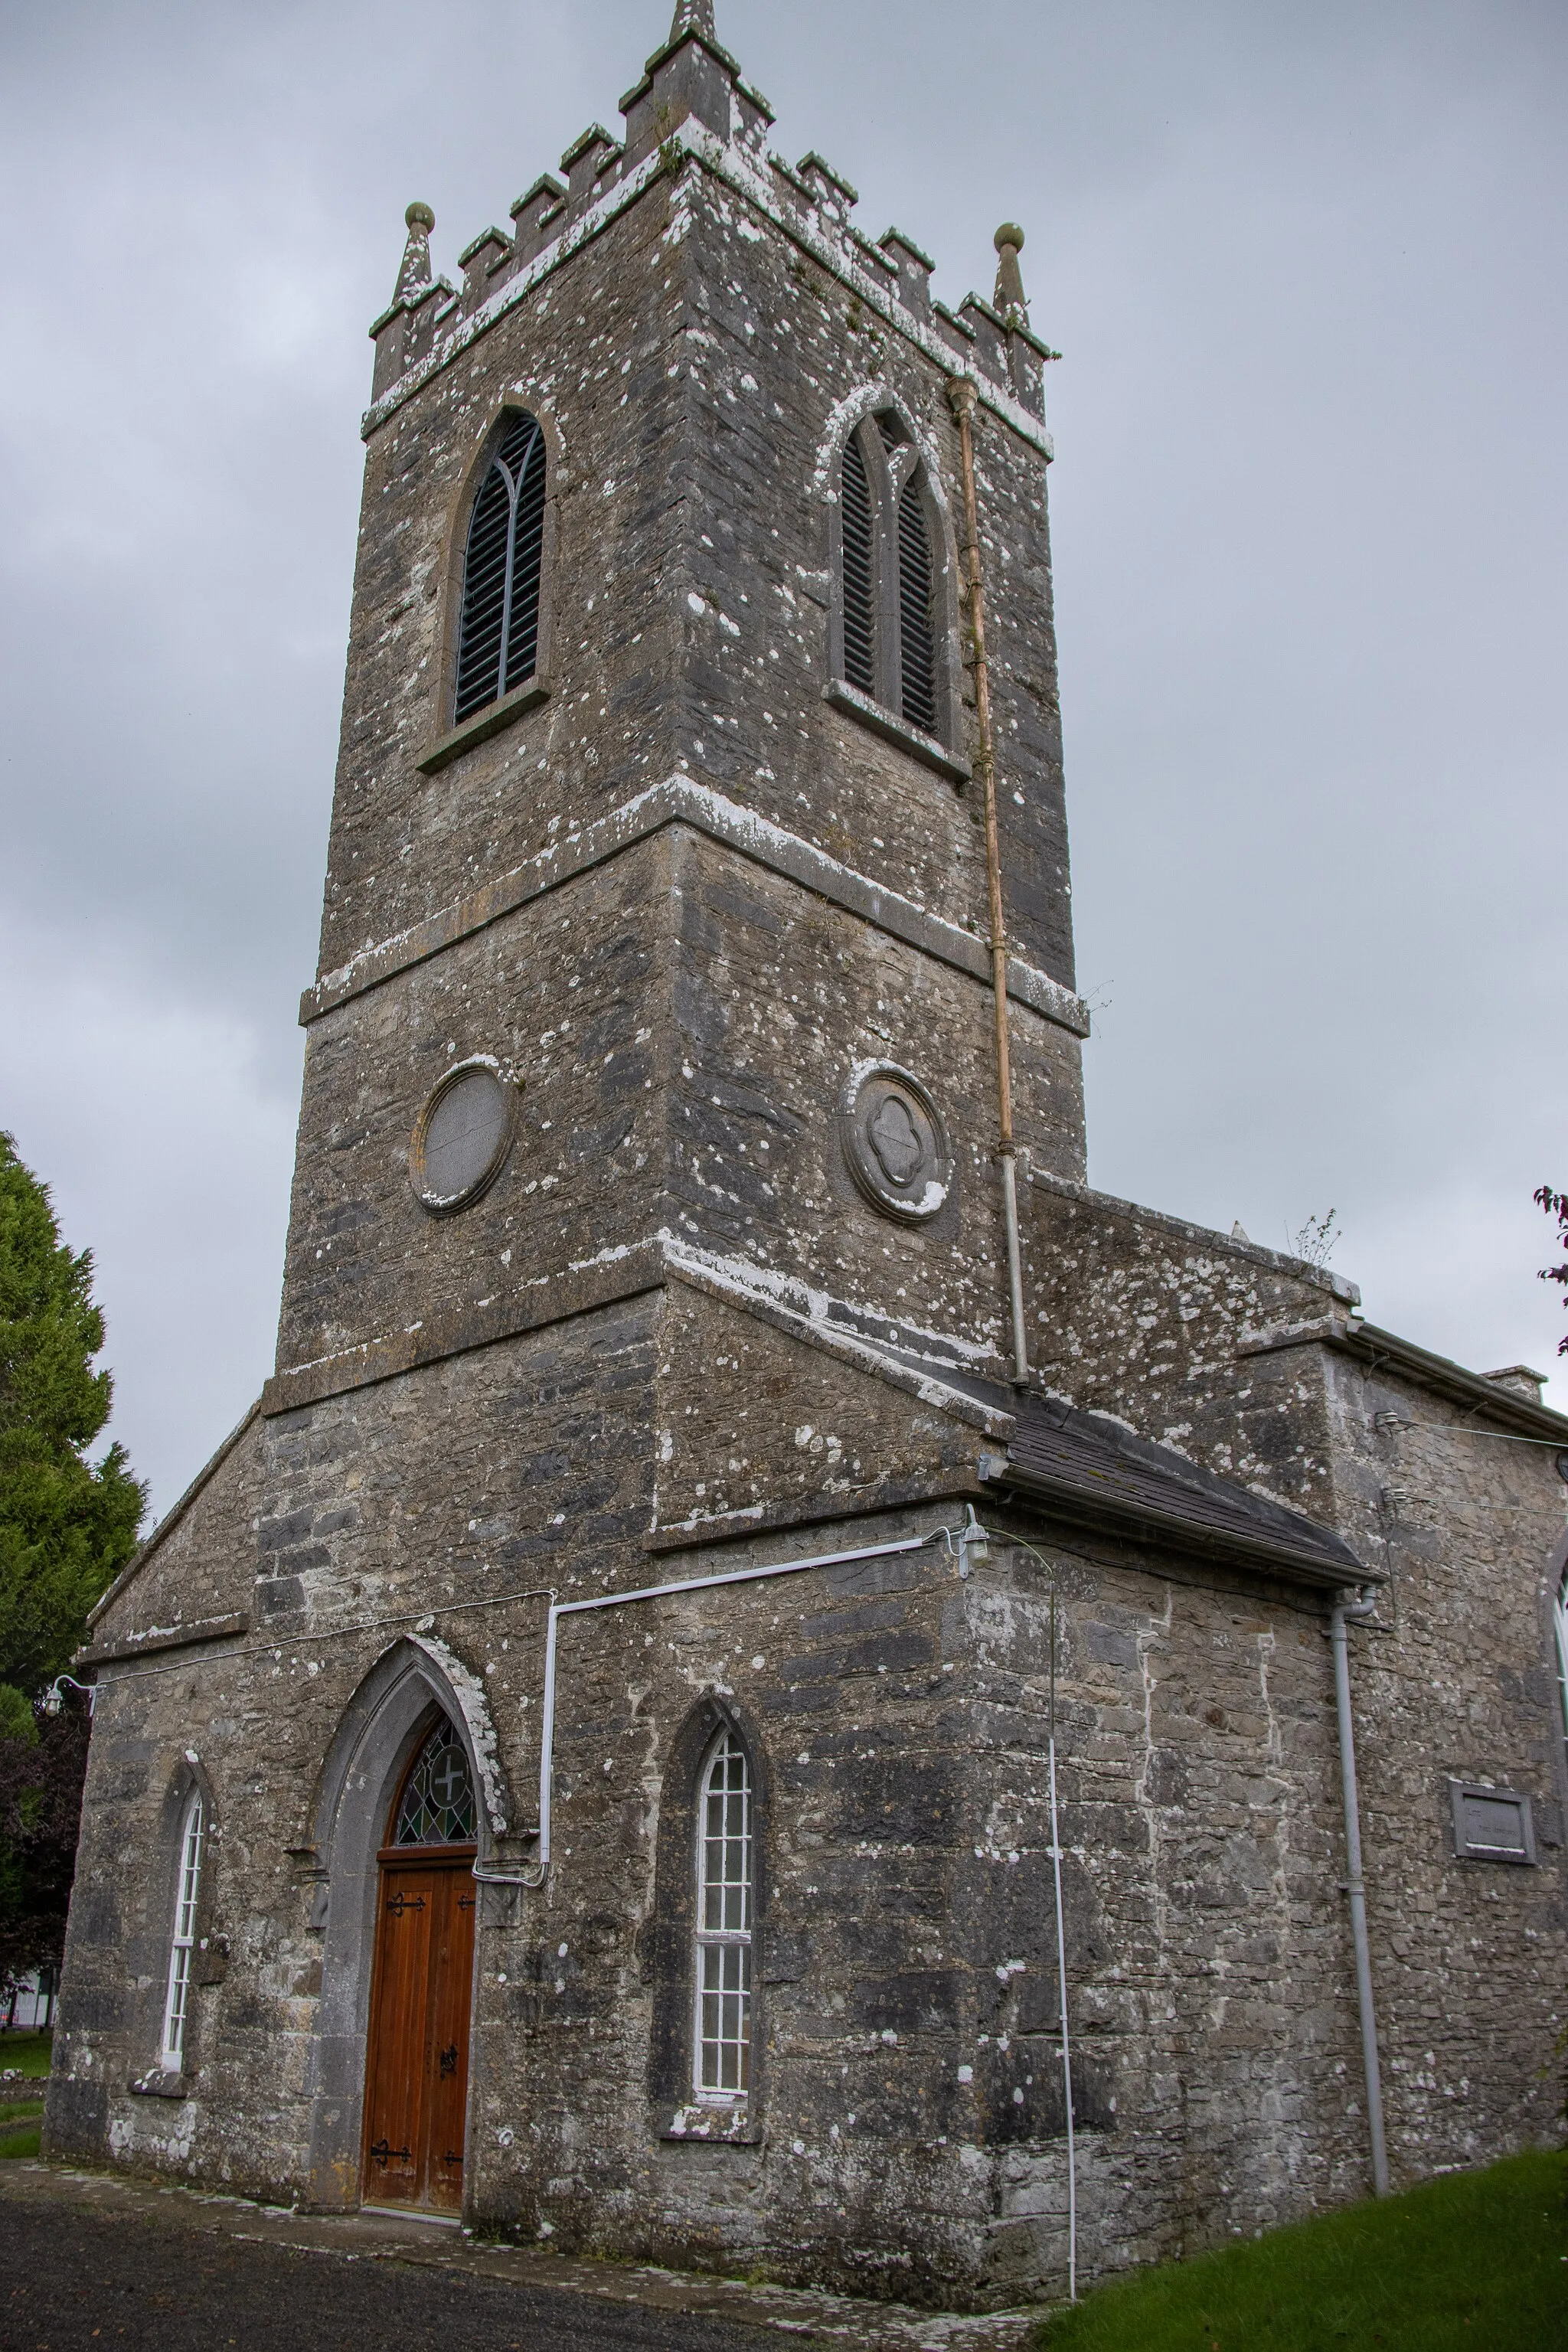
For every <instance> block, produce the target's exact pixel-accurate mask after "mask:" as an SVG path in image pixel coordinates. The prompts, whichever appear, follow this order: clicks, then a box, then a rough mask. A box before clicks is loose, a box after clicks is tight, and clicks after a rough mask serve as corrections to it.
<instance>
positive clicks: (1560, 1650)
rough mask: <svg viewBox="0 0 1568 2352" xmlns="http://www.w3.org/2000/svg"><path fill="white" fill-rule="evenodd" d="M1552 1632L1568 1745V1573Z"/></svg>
mask: <svg viewBox="0 0 1568 2352" xmlns="http://www.w3.org/2000/svg"><path fill="white" fill-rule="evenodd" d="M1552 1630H1553V1632H1554V1633H1555V1634H1556V1636H1557V1696H1558V1701H1559V1706H1560V1717H1559V1722H1558V1729H1559V1730H1560V1731H1561V1732H1562V1734H1563V1742H1564V1744H1565V1745H1568V1571H1565V1572H1564V1574H1563V1580H1562V1582H1561V1583H1560V1584H1559V1585H1558V1587H1557V1592H1556V1596H1555V1598H1554V1600H1553V1601H1552Z"/></svg>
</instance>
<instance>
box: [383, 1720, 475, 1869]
mask: <svg viewBox="0 0 1568 2352" xmlns="http://www.w3.org/2000/svg"><path fill="white" fill-rule="evenodd" d="M477 1818H478V1812H477V1808H476V1806H475V1803H474V1779H473V1774H472V1773H471V1772H470V1771H469V1769H468V1754H467V1751H466V1750H465V1748H464V1747H463V1743H462V1741H461V1740H460V1739H459V1738H458V1734H457V1731H456V1729H455V1728H454V1727H453V1725H452V1723H451V1721H450V1720H449V1718H448V1717H446V1716H443V1717H442V1718H441V1720H440V1722H439V1723H437V1726H436V1727H435V1728H434V1730H433V1731H432V1732H431V1733H430V1735H429V1737H428V1738H426V1741H425V1743H424V1746H423V1747H422V1748H420V1750H419V1752H418V1754H417V1755H416V1758H415V1759H414V1761H413V1763H412V1765H411V1766H410V1767H409V1769H408V1774H407V1777H406V1779H405V1780H404V1783H403V1789H402V1793H401V1794H400V1796H399V1798H398V1801H397V1811H396V1813H395V1818H394V1822H393V1831H392V1843H393V1844H394V1845H398V1846H414V1845H472V1843H474V1839H475V1835H476V1828H475V1824H476V1821H477Z"/></svg>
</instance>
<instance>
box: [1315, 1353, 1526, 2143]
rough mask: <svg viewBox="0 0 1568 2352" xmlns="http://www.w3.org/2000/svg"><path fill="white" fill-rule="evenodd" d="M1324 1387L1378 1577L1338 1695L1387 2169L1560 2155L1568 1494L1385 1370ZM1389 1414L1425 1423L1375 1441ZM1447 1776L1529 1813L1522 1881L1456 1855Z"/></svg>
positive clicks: (1331, 1364) (1466, 1419) (1332, 1368)
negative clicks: (1362, 1877)
mask: <svg viewBox="0 0 1568 2352" xmlns="http://www.w3.org/2000/svg"><path fill="white" fill-rule="evenodd" d="M1314 1352H1318V1351H1314ZM1321 1352H1323V1353H1325V1354H1326V1353H1327V1351H1326V1350H1324V1351H1321ZM1324 1378H1325V1382H1326V1386H1327V1388H1328V1391H1329V1394H1330V1398H1331V1412H1332V1418H1333V1426H1334V1433H1335V1438H1336V1443H1337V1449H1338V1455H1339V1462H1340V1465H1341V1466H1340V1468H1339V1470H1338V1473H1337V1476H1338V1484H1339V1486H1340V1489H1341V1492H1342V1493H1343V1494H1347V1495H1348V1494H1351V1493H1352V1492H1356V1500H1357V1501H1358V1503H1359V1505H1360V1509H1359V1512H1358V1514H1357V1516H1358V1517H1359V1520H1360V1525H1361V1528H1362V1529H1363V1531H1364V1532H1363V1533H1362V1534H1361V1536H1360V1538H1359V1546H1360V1549H1361V1550H1362V1556H1363V1559H1368V1560H1369V1561H1370V1562H1372V1563H1373V1564H1374V1565H1376V1566H1378V1567H1380V1568H1382V1569H1383V1570H1384V1572H1385V1574H1386V1575H1387V1578H1388V1582H1387V1584H1386V1585H1385V1586H1384V1590H1383V1591H1382V1592H1381V1594H1380V1595H1379V1600H1378V1612H1377V1620H1378V1622H1377V1623H1376V1625H1375V1627H1373V1628H1371V1629H1369V1630H1368V1631H1367V1632H1365V1633H1352V1636H1351V1639H1352V1645H1353V1651H1354V1657H1353V1665H1352V1674H1353V1684H1352V1687H1353V1690H1354V1694H1355V1699H1356V1738H1357V1752H1358V1760H1359V1763H1360V1768H1361V1776H1362V1794H1363V1823H1362V1833H1363V1841H1364V1843H1365V1848H1366V1879H1367V1901H1368V1908H1369V1913H1370V1927H1371V1934H1372V1939H1373V1967H1374V1970H1375V1974H1376V1979H1377V1991H1378V2014H1379V2025H1380V2030H1381V2033H1382V2040H1383V2051H1384V2096H1385V2104H1386V2107H1387V2117H1388V2134H1389V2157H1390V2162H1391V2164H1392V2165H1393V2166H1394V2169H1395V2172H1396V2174H1397V2175H1400V2176H1403V2177H1404V2178H1405V2179H1418V2178H1422V2177H1424V2176H1425V2175H1426V2174H1428V2173H1430V2172H1432V2171H1434V2170H1436V2168H1438V2167H1439V2166H1445V2165H1463V2164H1475V2163H1481V2162H1485V2161H1487V2160H1488V2159H1489V2158H1492V2157H1494V2156H1498V2155H1500V2154H1502V2153H1504V2152H1505V2151H1507V2150H1509V2149H1510V2148H1514V2147H1524V2146H1529V2145H1531V2144H1539V2143H1541V2142H1542V2141H1544V2142H1547V2143H1554V2142H1555V2141H1557V2140H1558V2139H1560V2138H1561V2137H1562V2118H1561V2105H1562V2102H1561V2097H1560V2095H1559V2094H1558V2091H1557V2089H1556V2087H1555V2077H1554V2074H1553V2071H1552V2061H1551V2053H1552V2043H1553V2042H1554V2039H1555V2037H1556V2035H1557V2034H1558V2033H1559V2032H1561V2030H1562V2027H1563V2021H1564V2018H1568V1853H1565V1852H1564V1846H1563V1796H1564V1787H1563V1726H1562V1718H1561V1701H1560V1698H1559V1696H1558V1690H1557V1684H1556V1675H1555V1670H1554V1664H1553V1660H1552V1633H1551V1617H1550V1599H1551V1594H1552V1591H1554V1589H1555V1586H1556V1584H1557V1581H1558V1580H1559V1579H1560V1577H1561V1575H1562V1573H1563V1560H1564V1553H1565V1547H1564V1541H1563V1512H1564V1503H1565V1500H1568V1489H1565V1488H1564V1486H1563V1483H1562V1481H1561V1480H1560V1478H1559V1477H1558V1476H1557V1475H1556V1473H1555V1470H1554V1467H1553V1451H1552V1449H1550V1448H1546V1447H1541V1446H1535V1445H1521V1444H1513V1443H1510V1442H1508V1441H1507V1439H1506V1438H1503V1437H1500V1436H1499V1435H1496V1434H1483V1433H1481V1432H1483V1431H1485V1430H1486V1429H1487V1424H1486V1423H1484V1422H1479V1421H1478V1418H1477V1416H1475V1415H1474V1414H1473V1413H1472V1412H1467V1411H1466V1410H1465V1409H1464V1408H1463V1407H1460V1406H1458V1405H1456V1404H1455V1403H1453V1402H1449V1401H1447V1400H1446V1399H1444V1398H1442V1397H1440V1396H1437V1395H1435V1394H1434V1393H1433V1392H1432V1391H1431V1390H1430V1389H1429V1388H1427V1387H1426V1386H1425V1385H1418V1384H1417V1383H1415V1382H1414V1381H1410V1380H1409V1379H1407V1378H1406V1379H1402V1378H1400V1377H1399V1376H1398V1373H1397V1370H1395V1369H1394V1368H1392V1367H1387V1366H1384V1367H1383V1368H1381V1369H1379V1370H1368V1369H1367V1368H1366V1367H1365V1366H1364V1365H1363V1363H1362V1362H1361V1361H1359V1360H1356V1359H1355V1358H1352V1357H1348V1356H1345V1355H1342V1354H1338V1353H1336V1354H1334V1355H1332V1356H1331V1357H1330V1358H1329V1360H1328V1362H1327V1364H1326V1366H1325V1369H1324ZM1388 1413H1393V1414H1394V1415H1397V1416H1398V1418H1399V1420H1400V1421H1401V1422H1402V1423H1425V1424H1427V1425H1426V1426H1425V1427H1400V1428H1398V1429H1393V1428H1388V1427H1384V1428H1382V1429H1380V1428H1379V1427H1378V1425H1377V1418H1378V1416H1379V1415H1380V1414H1388ZM1493 1426H1494V1427H1495V1424H1493ZM1356 1490H1359V1491H1356ZM1450 1779H1453V1780H1474V1781H1481V1782H1489V1783H1492V1784H1493V1785H1495V1786H1499V1787H1502V1788H1510V1789H1515V1790H1523V1791H1525V1792H1526V1793H1528V1794H1529V1795H1530V1796H1531V1799H1532V1801H1533V1814H1534V1822H1535V1833H1536V1846H1537V1853H1538V1855H1539V1865H1538V1867H1536V1868H1535V1869H1527V1868H1521V1867H1518V1866H1513V1865H1509V1864H1497V1863H1489V1862H1461V1861H1458V1860H1457V1859H1456V1858H1455V1854H1454V1850H1453V1842H1452V1810H1451V1803H1450V1799H1449V1794H1448V1782H1449V1780H1450Z"/></svg>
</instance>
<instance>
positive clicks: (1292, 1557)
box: [872, 1342, 1382, 1588]
mask: <svg viewBox="0 0 1568 2352" xmlns="http://www.w3.org/2000/svg"><path fill="white" fill-rule="evenodd" d="M872 1344H873V1345H876V1344H877V1343H876V1342H873V1343H872ZM878 1352H879V1353H880V1354H883V1355H887V1356H890V1357H892V1358H894V1359H895V1360H897V1361H899V1362H900V1363H905V1364H911V1365H912V1364H919V1365H920V1366H921V1369H922V1370H924V1371H926V1372H927V1373H929V1374H930V1375H931V1377H932V1378H934V1379H936V1380H939V1381H943V1382H945V1384H946V1385H947V1386H948V1387H949V1388H953V1389H957V1390H958V1391H960V1392H961V1393H963V1394H964V1395H966V1396H972V1397H974V1398H976V1399H977V1400H979V1401H980V1402H984V1403H986V1404H988V1405H991V1406H992V1407H994V1409H995V1410H996V1411H998V1412H1006V1413H1011V1414H1014V1415H1015V1416H1016V1428H1015V1430H1014V1433H1013V1436H1012V1438H1011V1440H1010V1442H1009V1444H1008V1448H1007V1458H1006V1461H1005V1464H999V1465H998V1466H997V1468H996V1469H995V1471H994V1473H993V1478H994V1483H995V1484H996V1485H998V1486H1002V1487H1004V1488H1008V1489H1011V1490H1012V1491H1013V1492H1015V1493H1016V1495H1017V1496H1018V1497H1019V1499H1020V1500H1024V1499H1026V1498H1027V1499H1029V1500H1032V1501H1036V1502H1038V1503H1042V1504H1045V1505H1047V1506H1048V1507H1049V1510H1050V1514H1051V1517H1053V1518H1058V1519H1066V1520H1068V1521H1070V1522H1071V1523H1072V1524H1073V1525H1075V1526H1079V1527H1089V1528H1098V1529H1100V1530H1103V1531H1105V1532H1107V1533H1109V1534H1113V1535H1119V1536H1121V1537H1122V1538H1127V1537H1131V1538H1132V1539H1133V1540H1134V1541H1135V1542H1142V1543H1153V1544H1163V1545H1165V1546H1167V1547H1168V1546H1172V1545H1174V1546H1176V1547H1177V1548H1179V1549H1182V1550H1184V1551H1187V1552H1194V1551H1195V1552H1201V1553H1203V1554H1204V1555H1205V1557H1207V1558H1210V1559H1231V1560H1244V1561H1249V1562H1251V1564H1252V1565H1253V1566H1254V1567H1266V1568H1269V1569H1271V1570H1274V1571H1275V1572H1276V1573H1278V1574H1283V1575H1287V1576H1289V1577H1292V1578H1294V1579H1296V1580H1298V1581H1305V1582H1307V1583H1310V1584H1319V1585H1325V1586H1331V1587H1334V1588H1338V1587H1340V1586H1342V1585H1346V1584H1369V1583H1378V1582H1381V1581H1382V1577H1381V1572H1380V1571H1379V1570H1374V1569H1369V1568H1368V1567H1366V1565H1365V1564H1364V1563H1363V1561H1362V1560H1360V1559H1357V1557H1356V1555H1355V1553H1354V1552H1353V1551H1352V1549H1351V1547H1350V1545H1349V1544H1348V1543H1346V1542H1345V1540H1344V1538H1343V1537H1342V1536H1338V1535H1336V1534H1335V1533H1334V1531H1333V1529H1332V1528H1326V1527H1323V1526H1322V1525H1321V1523H1320V1522H1319V1521H1318V1520H1316V1519H1311V1518H1309V1517H1307V1516H1306V1514H1305V1513H1304V1512H1301V1511H1292V1510H1289V1509H1288V1508H1287V1507H1286V1506H1285V1505H1284V1504H1282V1503H1274V1502H1270V1501H1269V1500H1268V1497H1267V1496H1263V1495H1256V1494H1254V1493H1253V1492H1252V1490H1251V1489H1250V1488H1249V1487H1247V1486H1238V1485H1237V1484H1236V1482H1235V1481H1234V1480H1232V1479H1229V1478H1221V1477H1218V1476H1216V1475H1215V1473H1214V1472H1213V1471H1211V1470H1201V1469H1199V1467H1198V1465H1196V1463H1194V1462H1189V1461H1188V1460H1187V1458H1186V1456H1185V1455H1184V1454H1177V1453H1174V1452H1173V1450H1172V1449H1171V1447H1169V1446H1168V1445H1154V1444H1151V1443H1150V1442H1149V1440H1148V1439H1147V1438H1142V1437H1138V1436H1136V1435H1134V1433H1132V1431H1131V1430H1130V1429H1128V1428H1127V1427H1126V1426H1125V1425H1124V1424H1123V1423H1121V1422H1119V1421H1113V1420H1111V1419H1110V1416H1109V1415H1108V1414H1105V1413H1099V1412H1080V1411H1079V1409H1078V1408H1077V1407H1076V1406H1073V1405H1069V1404H1067V1403H1065V1402H1062V1401H1060V1400H1059V1399H1057V1398H1048V1397H1035V1396H1019V1395H1017V1394H1016V1391H1013V1390H1011V1389H1007V1388H1004V1387H1003V1386H1002V1385H1001V1384H1000V1383H999V1382H997V1381H986V1380H981V1379H979V1378H977V1377H976V1376H975V1375H974V1374H973V1372H971V1371H969V1370H967V1369H966V1368H964V1367H962V1366H959V1365H956V1364H951V1363H939V1362H937V1361H936V1360H935V1359H934V1358H933V1357H931V1356H930V1355H916V1354H913V1353H911V1352H910V1351H909V1350H908V1349H903V1348H899V1347H889V1346H888V1345H887V1344H886V1343H885V1342H883V1343H881V1344H880V1345H879V1347H878Z"/></svg>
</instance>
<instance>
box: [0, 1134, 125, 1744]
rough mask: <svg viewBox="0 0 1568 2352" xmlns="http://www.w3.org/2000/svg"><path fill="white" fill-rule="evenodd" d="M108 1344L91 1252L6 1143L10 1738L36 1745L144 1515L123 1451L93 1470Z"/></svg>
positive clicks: (4, 1562) (4, 1386)
mask: <svg viewBox="0 0 1568 2352" xmlns="http://www.w3.org/2000/svg"><path fill="white" fill-rule="evenodd" d="M102 1345H103V1317H102V1316H101V1315H100V1312H99V1310H98V1308H97V1307H95V1306H94V1305H93V1303H92V1255H91V1252H90V1251H88V1250H82V1251H81V1252H80V1253H79V1255H75V1256H73V1255H72V1254H71V1252H70V1251H69V1250H68V1249H67V1248H66V1246H65V1245H64V1244H63V1243H62V1242H61V1240H60V1236H59V1228H58V1225H57V1224H56V1223H55V1216H54V1211H53V1209H52V1208H51V1207H50V1205H49V1195H48V1191H47V1187H46V1186H45V1185H43V1184H40V1183H39V1181H38V1180H37V1177H36V1176H35V1175H33V1173H32V1172H31V1171H30V1170H29V1169H27V1168H26V1167H24V1166H23V1164H22V1161H21V1160H19V1159H18V1158H17V1156H16V1145H15V1142H14V1140H13V1139H12V1138H11V1137H10V1136H8V1135H4V1134H0V1726H3V1727H5V1729H8V1730H11V1731H18V1730H19V1731H21V1732H22V1733H23V1735H24V1736H26V1734H27V1733H28V1732H30V1730H31V1727H32V1701H33V1700H34V1699H35V1698H36V1697H37V1696H38V1694H39V1692H40V1691H41V1690H42V1689H43V1687H44V1685H46V1684H47V1683H48V1682H49V1681H50V1680H52V1678H53V1677H54V1676H55V1675H58V1673H59V1672H60V1671H61V1669H62V1668H63V1667H65V1666H67V1665H68V1664H69V1663H70V1657H71V1653H72V1651H73V1650H74V1649H75V1648H76V1647H77V1645H78V1644H79V1642H80V1640H81V1637H82V1631H83V1627H84V1625H85V1623H86V1621H87V1612H88V1611H89V1609H90V1608H91V1607H92V1604H93V1602H94V1601H96V1600H97V1599H98V1598H99V1596H100V1593H102V1592H103V1591H106V1590H107V1588H108V1586H109V1585H110V1583H111V1582H112V1580H113V1579H114V1578H115V1577H116V1576H117V1575H118V1573H119V1571H120V1570H121V1568H123V1567H124V1565H125V1562H126V1561H127V1560H128V1559H130V1557H131V1555H132V1551H133V1550H134V1549H135V1548H136V1531H137V1529H138V1528H139V1527H140V1526H141V1524H142V1512H143V1510H144V1509H145V1507H146V1496H145V1494H144V1493H143V1490H142V1487H141V1486H140V1485H139V1484H138V1483H137V1481H136V1480H135V1479H134V1478H133V1477H132V1475H131V1472H130V1468H129V1466H128V1465H127V1463H126V1458H125V1453H124V1449H123V1448H122V1447H121V1446H119V1445H111V1446H110V1448H109V1451H108V1452H107V1453H106V1454H104V1456H103V1458H102V1460H101V1461H100V1462H97V1463H93V1462H89V1460H88V1459H87V1449H88V1448H89V1445H91V1444H92V1443H93V1440H94V1439H95V1438H96V1437H97V1436H98V1435H99V1433H100V1431H101V1429H102V1427H103V1424H104V1423H105V1422H106V1421H107V1420H108V1419H109V1408H110V1399H111V1394H112V1384H111V1382H110V1376H109V1374H108V1373H107V1372H104V1371H94V1370H93V1368H92V1359H93V1358H94V1357H95V1356H96V1355H97V1354H98V1352H99V1350H100V1348H101V1347H102Z"/></svg>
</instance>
